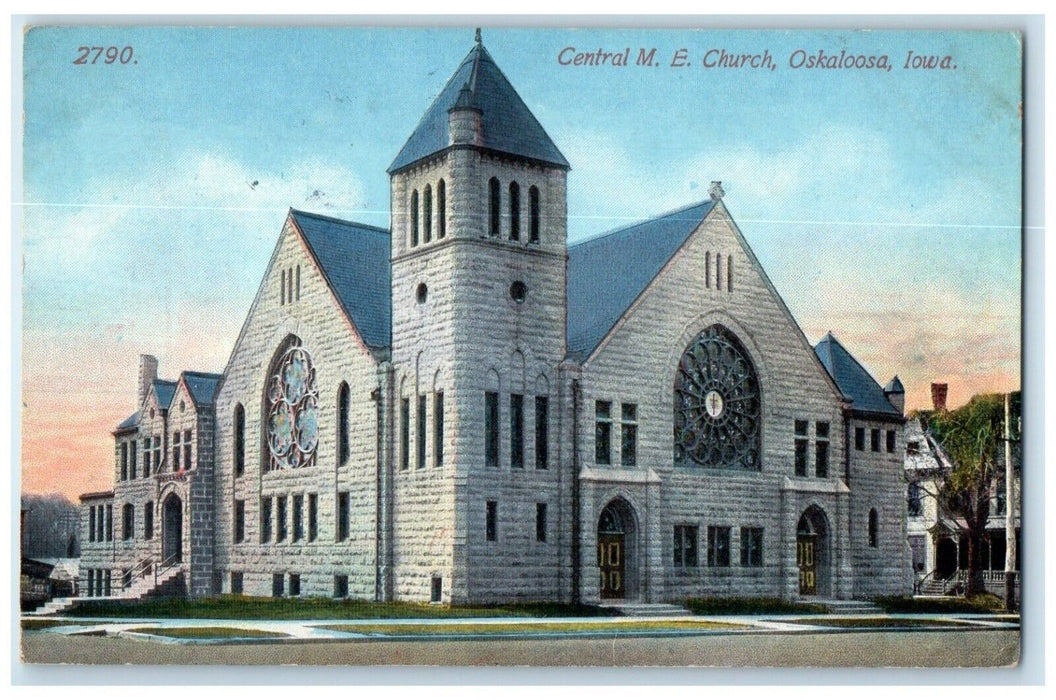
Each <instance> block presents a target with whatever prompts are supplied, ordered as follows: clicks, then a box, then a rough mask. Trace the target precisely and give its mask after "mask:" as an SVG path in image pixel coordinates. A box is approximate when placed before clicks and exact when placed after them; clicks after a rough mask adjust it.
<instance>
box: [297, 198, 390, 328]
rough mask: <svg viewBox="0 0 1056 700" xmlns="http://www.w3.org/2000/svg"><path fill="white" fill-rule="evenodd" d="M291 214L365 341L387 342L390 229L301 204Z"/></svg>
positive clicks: (388, 325)
mask: <svg viewBox="0 0 1056 700" xmlns="http://www.w3.org/2000/svg"><path fill="white" fill-rule="evenodd" d="M290 216H292V217H293V220H294V223H295V224H296V225H297V228H299V229H300V231H301V233H303V234H304V238H305V240H306V241H307V242H308V247H309V248H310V249H311V252H312V255H313V256H314V257H315V260H316V262H317V263H318V264H319V268H320V269H321V270H322V272H323V276H324V277H326V281H327V283H328V284H329V285H330V287H331V288H332V289H333V290H334V292H335V293H336V295H337V298H338V300H339V301H340V302H341V306H342V307H343V308H344V310H345V313H346V314H348V317H349V318H350V319H351V320H352V323H353V324H354V325H355V327H356V330H357V331H359V335H360V337H361V338H362V339H363V342H364V343H366V344H367V345H368V346H369V347H372V348H382V347H388V345H389V338H390V332H391V324H392V320H391V308H392V290H391V288H390V278H391V275H390V264H389V253H390V243H389V232H388V231H386V230H385V229H381V228H377V227H376V226H367V225H366V224H356V223H352V222H351V221H342V220H341V219H334V218H332V217H329V216H321V215H319V214H309V213H308V212H304V211H297V210H296V209H291V210H290Z"/></svg>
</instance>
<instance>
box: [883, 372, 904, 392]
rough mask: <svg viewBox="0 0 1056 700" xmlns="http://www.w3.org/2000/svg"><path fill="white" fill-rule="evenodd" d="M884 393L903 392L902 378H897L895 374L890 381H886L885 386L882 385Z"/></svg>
mask: <svg viewBox="0 0 1056 700" xmlns="http://www.w3.org/2000/svg"><path fill="white" fill-rule="evenodd" d="M884 393H885V394H904V393H906V388H905V387H904V386H902V380H901V379H899V378H898V375H897V374H896V375H895V376H894V378H893V379H892V380H891V381H889V382H888V383H887V386H885V387H884Z"/></svg>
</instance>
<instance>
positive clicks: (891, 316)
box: [16, 27, 1022, 498]
mask: <svg viewBox="0 0 1056 700" xmlns="http://www.w3.org/2000/svg"><path fill="white" fill-rule="evenodd" d="M483 38H484V44H485V46H486V47H487V48H488V50H489V52H490V53H491V55H492V56H493V58H494V59H495V61H496V63H497V64H498V65H499V67H500V68H501V69H502V70H503V72H504V73H505V74H506V76H507V77H508V78H509V79H510V81H511V82H512V83H513V85H514V87H515V88H516V89H517V90H518V92H519V94H520V95H521V97H522V98H523V99H524V101H525V103H526V104H527V105H528V107H529V108H530V109H531V110H532V111H533V113H534V114H535V116H536V117H537V118H538V119H539V121H540V122H541V123H542V125H543V127H544V128H545V129H546V130H547V132H548V133H549V134H550V136H551V138H552V139H553V140H554V142H555V143H556V144H557V146H558V148H560V149H561V151H562V152H563V153H564V155H565V157H566V158H567V159H568V161H569V162H570V163H571V166H572V170H571V172H570V173H569V179H568V224H569V240H570V241H573V242H574V241H576V240H581V239H583V238H586V237H589V236H592V235H595V234H598V233H601V232H604V231H607V230H611V229H614V228H618V227H621V226H624V225H626V224H629V223H633V222H634V221H638V220H641V219H645V218H650V217H652V216H655V215H657V214H661V213H664V212H666V211H669V210H672V209H675V208H678V207H681V206H684V205H687V204H691V203H694V202H699V201H701V200H703V199H705V198H706V197H707V196H708V195H707V192H708V185H709V183H710V182H711V181H712V180H721V181H722V183H723V187H724V189H725V191H726V196H725V199H724V201H725V203H726V205H727V207H728V208H729V210H730V212H731V213H732V215H733V217H734V220H735V221H736V222H737V224H738V225H739V226H740V228H741V230H742V232H743V233H744V235H745V237H746V239H747V240H748V242H749V244H750V245H751V246H752V249H753V250H754V252H755V253H756V255H757V257H758V258H759V260H760V262H761V263H762V265H763V267H764V269H765V270H766V272H767V274H768V275H769V276H770V278H771V280H772V281H773V282H774V285H775V286H776V288H777V289H778V291H779V292H780V293H781V295H782V297H783V298H784V300H785V302H786V303H787V304H788V306H789V308H790V310H791V311H792V313H793V315H794V316H795V317H796V319H797V321H798V322H799V324H800V326H801V327H802V328H803V331H804V333H805V334H806V336H807V339H808V340H809V341H810V342H812V343H816V342H817V341H818V340H820V339H821V337H822V336H823V335H824V334H825V333H826V332H827V331H830V330H831V331H832V332H833V333H834V334H835V335H836V337H837V338H839V339H840V340H841V342H843V343H844V345H845V346H846V347H847V348H848V349H849V350H850V351H851V352H852V353H853V354H854V355H855V356H856V357H857V358H858V359H859V360H860V361H861V362H862V363H863V364H864V365H865V367H866V368H867V369H868V370H869V371H870V372H871V373H872V374H873V376H874V377H875V378H876V379H877V380H878V381H879V382H880V383H881V384H884V383H886V382H887V380H888V379H890V378H891V377H892V376H893V375H895V374H898V375H899V376H900V377H901V379H902V381H903V383H904V384H905V386H906V390H907V407H908V408H918V407H927V406H928V405H929V404H930V393H929V385H930V383H931V382H933V381H942V382H947V383H948V384H949V387H950V389H949V394H950V396H949V402H950V404H951V405H952V406H956V405H959V404H960V403H963V402H965V401H966V400H967V399H968V398H969V397H970V396H972V395H973V394H975V393H979V392H984V391H1008V390H1012V389H1018V388H1019V384H1020V372H1019V366H1020V342H1019V339H1020V313H1021V300H1020V281H1021V277H1020V271H1021V245H1020V240H1021V238H1020V233H1021V228H1020V226H1021V218H1022V217H1021V186H1022V183H1021V143H1022V123H1021V117H1020V114H1021V93H1020V85H1021V45H1020V42H1019V39H1018V37H1017V36H1016V35H1014V34H1011V33H985V32H975V31H961V32H909V31H902V32H883V31H873V32H846V31H819V32H806V31H801V30H797V31H776V30H767V31H703V30H700V31H690V30H624V29H621V30H596V29H579V30H559V29H499V28H495V29H487V28H486V29H485V30H484V34H483ZM472 42H473V30H472V28H447V29H408V28H404V29H387V30H382V29H362V28H359V29H352V28H349V29H342V28H311V27H300V28H261V27H254V28H241V29H240V28H190V27H182V28H150V27H109V28H98V27H97V28H83V27H82V28H78V27H62V28H56V27H43V28H37V29H33V30H31V31H30V32H29V33H28V34H27V35H26V36H25V45H24V54H23V68H24V83H23V91H24V97H23V119H22V123H23V164H22V166H23V180H22V188H23V192H22V197H21V202H20V203H17V202H16V210H17V211H16V213H17V214H20V215H21V220H22V229H21V236H22V252H23V269H22V275H23V278H22V280H23V288H22V293H23V299H22V303H23V324H24V326H23V338H22V343H23V344H22V382H23V383H22V406H23V409H22V421H23V423H22V428H23V433H22V455H21V459H22V464H21V467H22V484H23V490H24V491H26V492H38V493H46V492H55V491H57V492H60V493H63V494H65V495H66V496H68V497H70V498H75V497H76V496H77V495H78V494H80V493H83V492H87V491H93V490H103V489H107V488H109V487H110V485H111V480H112V474H113V438H112V436H111V434H110V433H111V431H112V430H113V428H114V427H115V426H116V425H117V424H118V423H119V422H120V421H121V420H123V419H124V418H126V417H127V416H128V415H130V414H131V413H133V412H134V411H135V410H136V408H137V407H136V406H135V395H136V376H137V374H136V373H137V363H138V355H139V354H140V353H149V354H153V355H155V356H157V357H158V359H159V362H160V373H161V375H162V376H163V377H166V378H175V377H176V376H177V375H178V374H179V372H180V371H181V370H183V369H191V370H200V371H211V372H221V371H223V368H224V365H225V364H226V362H227V359H228V356H229V354H230V352H231V350H232V347H233V344H234V342H235V340H236V338H237V335H238V332H239V329H240V328H241V324H242V322H243V320H244V318H245V314H246V312H247V311H248V309H249V305H250V303H251V301H252V298H253V296H254V294H255V293H256V290H257V288H258V286H259V284H260V280H261V277H262V276H263V274H264V271H265V267H266V265H267V262H268V258H269V256H270V254H271V251H272V249H273V247H274V245H275V243H276V241H277V238H278V235H279V232H280V229H281V227H282V223H283V221H284V218H285V214H286V212H287V210H288V208H290V207H294V208H298V209H304V210H308V211H316V212H320V213H326V214H329V215H332V216H337V217H341V218H346V219H351V220H355V221H360V222H363V223H369V224H375V225H379V226H387V225H388V220H389V182H388V176H387V174H386V168H387V167H388V166H389V165H390V163H391V162H392V159H393V158H394V157H395V156H396V153H397V152H398V151H399V149H400V147H401V146H402V145H403V143H404V142H405V141H406V139H407V137H408V136H410V134H411V132H412V131H413V129H414V127H415V125H416V124H417V122H418V119H419V118H420V117H421V116H422V114H424V112H425V111H426V109H427V108H428V107H429V105H430V103H431V102H432V100H433V99H434V98H435V97H436V95H437V94H438V93H439V92H440V90H441V89H442V88H443V86H444V84H445V82H446V81H447V79H448V78H449V77H450V76H451V74H452V73H453V72H454V71H455V69H456V68H457V67H458V65H459V63H460V62H461V60H462V59H463V58H464V57H465V55H466V54H467V53H468V51H469V50H470V48H471V47H472ZM80 46H103V47H109V46H115V47H118V49H123V48H124V47H132V48H131V50H126V51H125V53H124V54H123V56H122V55H121V54H120V53H119V55H118V58H117V59H115V60H114V61H113V63H111V64H107V63H106V62H105V61H106V58H107V57H106V53H105V51H104V52H103V54H102V55H100V56H99V58H98V59H97V61H96V62H95V63H94V64H93V63H91V61H92V58H93V56H94V52H90V53H89V55H88V63H87V64H86V65H78V64H75V63H74V61H75V60H76V59H77V58H78V56H79V55H80V54H81V52H79V51H78V47H80ZM567 47H573V48H574V49H575V52H594V51H598V50H602V51H606V52H610V53H618V52H622V51H623V50H624V49H630V55H631V58H630V62H631V64H632V65H630V66H626V67H621V66H611V65H604V66H575V65H561V63H560V62H559V57H560V56H561V52H562V50H564V49H566V48H567ZM640 48H646V49H647V50H648V49H650V48H656V49H657V53H656V62H657V65H655V66H637V65H634V63H635V59H636V58H637V56H638V50H639V49H640ZM679 49H684V50H685V51H686V62H687V63H688V65H685V66H679V67H672V66H671V65H670V64H671V61H672V59H673V58H674V56H675V53H676V52H677V51H678V50H679ZM711 49H715V50H720V49H724V50H725V51H727V52H728V53H730V54H741V53H748V54H753V55H754V54H763V52H764V51H766V52H768V53H769V55H770V56H771V61H772V64H773V66H774V68H773V70H771V69H770V68H769V67H768V66H767V67H762V68H756V69H753V68H719V67H715V68H705V67H703V65H702V61H703V58H704V56H705V54H706V52H707V51H709V50H711ZM797 51H802V52H803V53H802V54H797ZM819 51H822V52H824V56H825V57H836V58H838V57H839V56H840V54H841V51H842V52H845V53H846V54H850V55H853V56H866V57H868V56H881V55H887V56H888V57H889V58H888V61H889V63H890V65H891V70H882V69H881V70H870V69H864V68H863V69H855V68H836V69H807V68H798V69H797V68H792V67H791V62H793V61H795V60H798V59H799V58H800V57H801V56H803V55H810V56H815V57H816V56H817V55H818V52H819ZM909 51H912V52H913V53H914V54H915V55H922V56H932V55H935V56H938V57H940V58H941V57H944V56H950V57H951V60H950V64H951V65H953V66H955V68H950V69H944V70H943V69H933V70H927V69H906V68H904V67H903V66H904V65H905V62H906V57H907V53H908V52H909ZM566 55H567V54H566ZM712 56H713V57H714V54H712ZM122 57H123V58H126V59H128V60H127V62H125V63H122ZM16 123H17V122H16Z"/></svg>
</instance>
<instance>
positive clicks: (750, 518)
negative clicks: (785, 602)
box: [578, 204, 850, 600]
mask: <svg viewBox="0 0 1056 700" xmlns="http://www.w3.org/2000/svg"><path fill="white" fill-rule="evenodd" d="M707 253H710V258H711V260H712V265H714V260H715V255H716V253H719V254H721V255H722V256H723V271H722V272H723V274H722V277H723V284H722V287H721V288H717V287H716V284H715V281H716V276H715V274H714V273H713V274H712V275H711V283H712V284H711V286H710V288H709V287H708V285H707V283H706V281H707V274H706V270H705V260H706V259H707V258H706V254H707ZM727 255H729V256H732V258H733V270H734V272H733V287H732V292H731V291H729V287H728V282H727V280H726V274H725V273H726V268H725V265H726V263H725V259H726V256H727ZM714 323H719V324H722V325H723V326H725V327H726V328H728V329H729V330H730V331H732V332H733V333H734V334H735V335H736V336H737V337H738V339H739V340H740V341H741V342H742V344H743V345H744V347H745V348H746V350H747V352H748V354H749V355H750V357H751V359H752V362H753V363H754V365H755V369H756V372H757V374H758V377H759V382H760V386H761V392H762V408H761V411H762V413H761V416H762V437H761V443H762V451H761V457H762V458H761V462H762V464H761V469H760V470H759V471H744V470H738V471H726V470H715V469H702V468H698V467H684V466H677V467H676V466H674V464H673V450H674V446H673V428H672V420H673V419H672V416H673V401H674V395H673V386H674V380H675V370H676V367H677V363H678V361H679V358H680V356H681V354H682V352H683V351H684V349H685V348H686V347H688V345H689V344H690V343H691V342H692V340H693V339H694V338H695V336H696V335H697V334H698V333H699V332H701V331H703V330H704V329H706V328H707V327H709V326H710V325H712V324H714ZM596 401H611V402H612V406H613V427H612V435H613V444H614V450H617V449H618V445H619V442H618V441H619V434H620V416H619V405H620V403H624V402H626V403H634V404H637V409H638V421H637V424H638V454H637V466H636V467H634V468H621V467H618V466H615V463H618V461H619V456H618V453H616V456H615V457H614V459H613V462H614V466H609V467H607V466H603V465H595V464H594V463H593V462H594V423H595V414H594V407H595V402H596ZM796 420H805V421H808V423H809V425H810V436H811V437H810V445H809V449H808V465H809V468H810V472H811V473H813V466H814V438H813V435H814V432H813V431H814V426H815V425H816V423H817V422H819V421H820V422H828V423H829V424H830V436H831V437H830V447H829V454H830V456H829V464H830V467H829V475H828V477H826V478H817V477H813V476H810V477H795V469H794V435H793V433H794V424H795V421H796ZM841 420H842V412H841V405H840V401H839V400H838V394H837V392H836V390H835V389H834V386H833V385H832V383H831V382H830V380H829V379H828V376H827V374H826V372H825V370H824V369H823V368H822V367H821V365H820V363H819V362H818V361H817V359H816V357H815V355H814V352H813V349H812V348H811V347H810V346H809V344H808V343H807V341H806V340H805V338H803V336H802V333H801V331H800V330H799V328H798V327H797V326H796V324H795V322H794V320H793V319H792V318H791V316H790V315H789V314H788V312H787V310H786V309H785V308H784V305H783V302H782V301H781V300H780V298H779V297H778V296H777V295H776V292H775V290H773V288H772V286H771V285H770V284H769V283H768V281H767V280H766V279H765V277H764V275H763V274H762V273H761V270H760V268H758V267H757V266H756V265H755V264H754V262H753V261H752V260H751V258H750V257H749V254H748V251H747V250H746V249H744V247H743V245H742V241H741V239H740V238H739V237H738V235H737V234H736V233H735V230H734V227H733V224H732V222H731V221H730V220H729V219H728V216H727V214H726V212H725V208H724V207H723V206H722V205H721V204H720V205H717V206H716V208H715V209H714V210H713V211H712V213H711V214H709V215H708V216H707V217H706V219H705V221H704V223H703V224H702V225H701V226H699V227H698V229H697V231H696V232H695V233H694V234H692V235H691V236H690V238H689V239H688V240H687V241H686V243H685V244H684V245H683V247H682V249H681V250H680V251H679V252H678V253H676V255H675V256H674V257H673V258H672V260H671V261H670V262H669V263H668V264H667V266H666V267H665V268H664V269H663V270H662V271H661V272H660V274H659V275H658V277H657V278H656V279H655V280H654V281H653V282H652V284H651V285H650V286H649V287H648V288H647V290H646V291H645V293H644V294H643V295H642V296H641V297H640V298H639V299H638V301H636V302H635V304H634V305H633V306H632V308H631V310H630V311H629V312H628V314H627V315H626V317H625V318H624V319H623V320H622V321H621V322H619V323H618V324H617V326H616V327H615V330H614V331H612V332H611V334H610V336H609V337H608V338H607V339H606V340H604V341H603V342H602V344H601V346H600V348H599V349H598V350H597V351H596V352H595V354H594V355H593V356H592V357H590V358H589V359H588V360H587V361H586V362H585V364H584V368H583V405H582V410H581V412H580V416H579V421H580V423H579V430H578V433H579V436H580V443H579V445H578V449H579V451H580V455H581V456H582V458H583V463H584V467H585V468H586V471H585V472H582V473H581V476H582V478H583V480H584V481H585V482H589V484H590V486H589V487H588V486H586V485H585V486H584V501H583V511H582V520H581V527H582V528H583V533H582V549H581V559H580V571H581V576H582V580H583V582H584V583H583V585H584V591H585V595H586V596H587V597H588V598H589V596H590V593H591V590H590V588H589V587H590V586H591V585H595V586H596V583H594V584H592V583H591V582H596V580H597V578H598V568H597V560H596V554H595V549H594V546H595V542H596V532H597V523H598V517H599V516H600V514H601V511H602V509H603V508H604V507H605V506H606V505H607V503H608V502H610V501H611V500H612V499H613V498H616V497H622V498H625V499H626V500H628V501H629V502H630V503H632V505H634V506H635V508H636V509H638V508H641V509H642V512H639V513H638V514H637V515H638V518H639V520H640V522H643V523H645V528H644V529H643V530H642V531H641V532H640V533H639V537H640V538H642V539H641V543H642V545H643V550H642V551H641V554H640V569H641V571H642V573H643V576H642V578H641V581H640V583H641V586H642V591H643V598H644V599H645V600H661V599H664V598H670V599H679V598H686V597H693V596H709V595H767V596H786V597H793V596H796V595H798V569H797V567H796V559H795V539H796V535H795V528H796V524H797V522H798V519H799V516H800V515H801V513H802V511H803V510H805V509H806V508H807V507H808V506H809V505H811V504H814V505H817V506H818V507H819V508H821V509H822V510H823V511H824V512H825V514H826V516H827V518H828V520H829V522H830V523H832V526H833V532H832V533H831V536H832V543H833V544H832V549H831V550H830V551H831V552H832V553H833V555H834V561H833V562H832V567H831V569H830V571H831V572H832V574H831V577H830V584H829V585H830V587H831V588H834V589H835V588H839V590H836V591H835V592H837V593H842V594H843V595H849V593H850V590H849V588H844V586H845V585H846V584H845V583H840V582H839V581H837V578H838V576H837V574H838V572H840V571H842V572H844V574H847V572H848V568H849V567H848V563H847V562H846V557H847V554H848V551H849V550H848V549H847V547H846V544H845V541H846V538H847V535H846V533H847V527H848V520H847V517H846V510H847V505H846V496H845V495H843V496H841V495H840V491H841V484H840V476H841V475H842V469H841V465H842V464H843V458H844V445H843V443H842V441H841V440H840V439H839V433H840V426H841ZM652 480H655V482H656V485H655V486H650V485H646V483H644V482H649V481H652ZM841 504H842V505H841ZM675 525H691V526H695V527H697V532H698V547H697V552H698V566H697V567H683V568H676V567H674V565H673V553H672V548H673V539H674V536H673V531H674V526H675ZM709 525H713V526H723V527H730V533H731V541H730V551H731V553H730V559H731V566H730V567H728V568H725V567H722V568H719V567H708V566H706V562H707V545H708V542H707V529H708V526H709ZM742 527H761V528H763V531H764V532H763V565H762V566H760V567H747V568H746V567H741V566H740V558H739V555H740V542H739V538H740V529H741V528H742Z"/></svg>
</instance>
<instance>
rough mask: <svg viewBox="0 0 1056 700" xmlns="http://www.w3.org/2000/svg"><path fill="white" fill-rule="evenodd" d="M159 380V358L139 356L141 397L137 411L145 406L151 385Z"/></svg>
mask: <svg viewBox="0 0 1056 700" xmlns="http://www.w3.org/2000/svg"><path fill="white" fill-rule="evenodd" d="M157 378H158V358H156V357H154V356H153V355H140V356H139V395H138V401H137V402H136V409H137V410H138V409H139V408H141V407H142V406H143V400H144V399H146V398H147V392H149V391H150V385H151V384H153V383H154V380H155V379H157Z"/></svg>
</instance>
